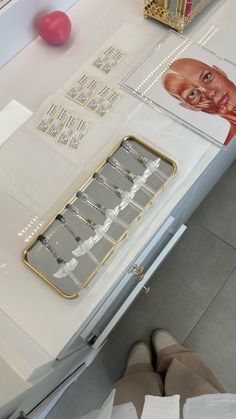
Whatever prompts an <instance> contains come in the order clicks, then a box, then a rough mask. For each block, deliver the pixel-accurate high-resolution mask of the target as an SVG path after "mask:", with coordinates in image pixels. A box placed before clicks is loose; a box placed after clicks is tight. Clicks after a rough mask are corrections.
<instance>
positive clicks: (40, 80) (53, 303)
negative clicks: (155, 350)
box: [0, 0, 236, 379]
mask: <svg viewBox="0 0 236 419" xmlns="http://www.w3.org/2000/svg"><path fill="white" fill-rule="evenodd" d="M234 1H235V0H227V1H221V0H216V2H215V4H214V5H211V6H210V7H209V9H207V10H206V11H205V12H204V14H203V16H202V19H201V18H200V19H197V21H196V22H194V23H193V24H192V26H190V27H189V29H188V30H187V32H186V35H189V36H190V35H191V37H193V38H194V39H195V40H196V41H199V40H202V42H203V43H204V45H205V46H207V47H208V48H210V49H212V50H213V51H214V52H216V53H217V54H219V55H221V56H223V57H225V58H227V59H230V60H231V61H234V62H236V50H235V37H236V32H235V30H234V22H235V17H236V16H235V15H236V12H234ZM142 9H143V1H142V0H112V1H111V2H107V0H80V1H79V2H78V3H77V4H76V5H75V6H74V7H73V8H72V9H71V10H70V11H69V15H70V17H71V20H72V24H73V36H72V38H71V40H70V42H69V43H68V44H66V45H64V46H63V47H60V48H53V47H50V46H48V45H46V44H44V43H43V42H42V41H41V40H40V39H39V38H36V39H35V40H34V41H33V42H32V43H31V44H30V45H28V46H27V47H26V48H25V49H24V50H23V51H22V52H21V53H20V54H18V55H17V56H16V57H15V58H14V59H12V61H11V62H9V63H8V65H6V66H5V67H4V68H3V69H2V70H1V71H0V109H1V108H3V107H4V106H6V104H7V103H8V102H9V101H10V100H12V99H16V100H17V101H19V102H20V103H22V104H23V105H24V106H26V107H28V108H29V109H30V110H31V111H33V112H35V111H36V110H37V109H38V108H39V106H40V105H41V104H42V102H43V101H44V100H45V99H46V98H47V97H48V96H49V95H50V94H52V93H54V92H55V91H56V90H58V89H59V88H60V87H61V86H62V85H63V84H64V83H65V82H66V80H67V79H69V78H70V77H71V76H72V75H73V73H75V72H76V71H78V70H79V68H80V67H81V66H82V65H83V64H84V63H85V62H86V61H87V60H88V59H89V57H90V56H91V55H94V54H95V53H96V51H98V50H99V49H101V47H102V45H103V44H104V43H105V42H107V39H108V38H110V37H111V36H112V35H113V34H114V33H115V32H116V31H117V30H118V29H119V28H120V27H121V26H122V25H124V24H125V30H126V31H127V30H128V31H130V33H133V41H132V42H135V39H136V42H137V44H138V45H137V48H136V52H135V57H134V56H133V57H132V53H131V55H130V63H129V65H130V66H132V61H133V60H132V58H133V59H134V58H136V59H137V58H141V56H142V54H145V52H146V50H145V48H148V47H150V48H151V47H152V46H153V45H155V44H156V43H157V42H158V41H159V40H160V39H161V38H162V37H163V35H164V34H165V33H166V32H167V30H168V29H167V28H166V27H165V26H164V25H161V24H159V23H157V22H154V21H152V20H144V19H143V17H142ZM127 25H132V26H127ZM123 30H124V27H123ZM136 31H138V33H139V34H140V35H139V36H140V38H139V36H137V35H136V33H137V32H136ZM120 33H121V32H118V35H117V34H116V35H115V36H117V42H118V40H119V39H120V38H119V37H120V36H121V35H120ZM142 34H144V35H143V37H142ZM228 34H230V37H231V39H229V37H228ZM226 40H227V48H225V47H224V45H225V42H226ZM117 42H116V43H117ZM129 65H128V64H127V66H125V65H124V66H123V67H121V68H120V70H119V71H118V72H117V73H116V74H114V79H113V80H112V82H113V84H114V81H116V82H117V83H118V81H119V80H120V79H121V78H122V77H121V76H122V75H124V74H125V71H127V70H128V67H129ZM131 111H132V112H131ZM124 114H125V115H128V117H127V118H125V120H124ZM131 133H133V134H137V135H139V136H140V137H143V138H145V139H146V140H148V141H149V142H150V144H154V145H155V146H156V147H157V148H159V149H161V150H163V151H164V152H165V153H166V154H168V155H169V156H170V157H172V158H173V159H174V160H175V161H176V163H177V166H178V171H177V175H176V177H175V180H174V181H173V182H172V183H171V185H170V187H169V188H168V189H167V190H166V191H164V192H163V194H162V195H161V199H159V200H158V201H156V203H155V205H154V206H153V207H152V208H151V209H149V210H148V211H147V213H146V214H145V215H144V217H143V218H142V220H143V221H142V223H138V224H137V225H136V226H135V228H134V229H133V231H132V232H131V234H130V236H129V239H128V240H127V241H126V242H124V244H123V245H122V246H121V248H120V249H119V250H118V251H117V252H116V255H115V257H113V263H112V265H111V264H110V263H108V265H107V268H106V272H105V273H104V274H103V275H101V274H98V275H97V277H96V279H95V278H94V281H92V283H91V285H90V286H89V292H88V293H85V294H84V295H83V296H82V297H81V298H79V299H77V300H70V301H68V300H65V299H63V298H62V297H60V296H59V295H57V294H56V293H55V292H54V291H53V290H51V289H50V288H49V287H48V286H47V285H46V284H44V282H43V281H41V280H40V279H38V278H37V277H36V276H35V275H34V274H33V273H32V272H31V271H30V270H29V269H28V268H27V267H26V266H25V265H24V264H23V263H22V261H21V258H20V254H21V251H22V249H23V248H24V247H25V245H26V243H25V242H24V237H23V238H22V237H19V236H17V234H18V232H19V231H21V230H22V228H24V226H27V224H28V223H29V221H30V220H32V219H34V218H35V217H36V218H35V221H34V227H35V225H38V223H39V220H43V221H47V219H48V217H49V216H50V215H51V214H53V213H54V214H55V208H60V204H61V203H62V202H64V201H65V197H68V196H70V194H72V192H73V191H74V189H75V186H74V185H75V184H77V185H78V182H79V184H81V183H82V182H83V180H85V179H86V178H87V176H88V174H89V173H90V172H91V170H93V168H95V167H96V165H97V163H98V162H99V161H101V159H102V157H103V156H105V155H106V154H107V152H108V151H109V150H110V149H111V148H113V147H114V144H116V143H117V142H119V141H120V139H121V137H122V136H124V135H127V134H131ZM26 147H27V148H26ZM26 150H27V151H26ZM35 150H36V151H37V152H35ZM193 150H194V153H193ZM218 152H219V148H217V147H216V146H215V145H213V144H211V143H209V142H207V141H206V140H205V139H203V138H201V137H200V136H199V135H197V134H195V133H193V132H191V131H190V130H188V129H187V128H184V127H183V126H181V125H179V124H177V123H176V122H173V121H172V120H171V119H169V118H167V117H165V116H163V115H162V114H161V113H159V112H156V111H154V110H153V109H151V108H150V107H148V106H147V105H144V104H142V105H141V104H139V102H138V101H137V100H136V99H135V98H133V97H129V96H127V97H125V99H124V102H123V104H122V106H121V105H120V107H119V108H118V110H117V112H114V113H112V115H111V116H108V117H107V120H106V119H105V120H104V121H103V122H102V123H100V124H97V125H96V126H95V127H94V128H93V130H91V132H90V133H89V134H88V135H87V137H85V139H84V141H83V143H82V145H81V147H80V148H79V150H78V153H77V154H76V156H75V155H73V156H72V155H66V154H65V153H61V152H58V151H57V150H55V147H53V146H51V145H48V144H47V141H46V140H45V141H42V143H40V144H36V142H35V140H34V139H32V138H31V136H30V135H29V132H28V131H27V130H26V128H25V127H23V128H22V129H20V131H17V132H16V133H15V134H14V135H13V136H12V137H11V138H10V140H9V141H8V142H6V143H5V144H4V145H3V146H2V148H0V163H1V164H0V167H1V168H0V200H1V229H2V239H1V242H0V249H1V256H0V281H1V294H0V312H2V314H3V317H4V316H6V318H7V319H10V320H11V321H13V323H14V327H15V328H17V330H18V332H22V343H21V347H20V345H19V343H17V339H15V337H16V332H15V331H14V327H13V328H12V331H9V332H7V333H6V329H5V331H4V328H3V329H2V330H3V333H2V336H1V332H0V341H1V339H2V341H5V344H6V346H5V349H2V347H0V356H2V357H3V358H4V359H5V360H6V362H8V363H10V364H11V365H12V368H14V369H15V370H16V371H17V372H18V373H19V374H20V375H21V377H23V378H25V379H27V377H28V376H29V375H30V372H29V369H27V368H23V367H22V363H21V362H20V361H19V357H17V356H15V354H14V353H13V352H12V353H11V352H10V351H8V350H6V347H8V348H9V347H11V346H14V345H15V352H17V351H18V346H19V348H20V349H19V350H20V351H21V356H22V358H23V357H25V359H26V362H27V359H28V358H27V357H28V351H29V347H30V348H31V349H32V351H33V353H35V358H34V356H33V355H32V356H31V359H30V365H31V368H32V370H33V369H34V367H35V368H36V367H38V366H40V363H41V364H42V365H43V364H45V363H46V362H47V361H50V359H53V358H55V357H56V355H57V354H58V353H59V352H60V351H61V349H62V348H63V346H65V344H66V343H67V342H68V340H69V339H70V338H71V337H72V336H73V334H74V333H75V332H76V331H77V330H78V328H79V327H80V326H81V325H82V324H83V322H84V321H85V320H86V318H87V317H88V315H89V314H90V313H91V312H92V310H93V309H94V308H95V307H96V305H97V304H98V303H99V301H100V300H101V298H102V297H103V296H104V295H105V293H106V292H107V291H108V290H109V288H110V287H111V286H112V285H113V284H114V282H115V281H116V279H117V278H118V277H119V275H120V274H121V273H122V271H123V269H124V268H123V267H124V266H126V265H128V264H129V263H130V262H131V260H132V259H133V258H134V257H135V255H136V254H137V253H138V252H139V251H140V250H141V249H142V247H143V246H144V245H145V243H147V242H148V240H149V239H150V238H151V237H152V235H153V232H154V231H155V230H156V229H157V228H158V226H160V225H161V224H162V223H163V222H164V220H165V219H166V217H167V216H168V214H169V213H170V212H171V210H172V209H173V208H174V207H175V206H176V204H177V203H178V202H179V200H180V199H181V197H183V196H184V194H185V193H186V192H187V191H188V190H189V188H190V187H191V185H192V184H193V183H194V182H195V180H197V178H198V177H199V176H200V175H201V173H202V172H203V171H204V170H205V169H206V167H207V166H208V165H209V164H210V162H211V161H212V160H213V159H214V157H215V156H216V155H217V153H218ZM190 157H191V158H190ZM10 158H11V160H12V161H13V163H12V162H11V165H10V166H9V164H8V162H9V159H10ZM27 159H28V160H30V161H31V163H32V164H31V165H27V169H25V167H26V166H24V164H25V163H27V161H28V160H27ZM52 159H53V160H52ZM40 161H43V165H44V168H45V171H44V176H43V178H44V183H42V184H41V185H40V182H41V181H40V177H39V175H38V172H37V169H38V166H39V162H40ZM52 161H53V162H54V164H53V168H51V169H50V167H51V166H52V165H51V163H52ZM21 162H22V165H21ZM186 162H187V163H186ZM20 166H22V168H21V169H20V170H19V167H20ZM62 168H63V170H62ZM18 173H19V176H18V175H17V174H18ZM31 175H32V182H29V181H28V180H27V179H29V176H31ZM50 179H52V183H51V184H50V182H49V180H50ZM34 182H35V183H34ZM35 185H38V190H37V191H35ZM48 196H51V197H52V202H51V203H48V199H47V197H48ZM2 203H4V204H3V205H2ZM6 217H7V219H8V220H10V222H9V223H8V224H6V223H5V219H6ZM37 217H38V218H37ZM5 224H6V225H5ZM4 230H5V232H4ZM121 260H122V264H120V261H121ZM2 266H3V267H2ZM3 348H4V347H3ZM33 358H34V359H33Z"/></svg>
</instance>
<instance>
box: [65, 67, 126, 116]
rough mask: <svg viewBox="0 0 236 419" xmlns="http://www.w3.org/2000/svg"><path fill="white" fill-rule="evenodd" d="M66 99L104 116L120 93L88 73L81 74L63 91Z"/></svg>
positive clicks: (117, 99)
mask: <svg viewBox="0 0 236 419" xmlns="http://www.w3.org/2000/svg"><path fill="white" fill-rule="evenodd" d="M65 96H66V97H67V98H68V99H71V100H73V101H74V102H76V103H77V104H79V105H81V106H84V107H86V108H87V109H89V110H90V111H93V112H94V113H95V114H96V115H98V116H101V117H104V116H105V115H106V114H107V113H108V112H110V111H111V110H112V108H113V106H115V104H116V103H117V102H118V101H119V100H120V99H121V97H122V95H121V93H120V92H119V91H118V90H117V89H115V88H113V87H112V86H110V85H108V84H107V83H106V82H104V81H102V80H99V79H97V78H96V77H93V76H91V75H89V74H83V75H82V76H81V77H80V78H79V80H78V81H76V82H75V83H74V84H73V86H71V87H70V88H69V90H68V91H67V92H66V93H65Z"/></svg>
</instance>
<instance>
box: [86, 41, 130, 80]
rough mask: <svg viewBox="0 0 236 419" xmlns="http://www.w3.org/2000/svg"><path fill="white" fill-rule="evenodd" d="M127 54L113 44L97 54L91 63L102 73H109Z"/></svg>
mask: <svg viewBox="0 0 236 419" xmlns="http://www.w3.org/2000/svg"><path fill="white" fill-rule="evenodd" d="M126 55H127V54H126V53H125V52H124V51H122V50H121V49H120V48H117V47H115V46H113V45H111V46H110V47H108V48H106V49H105V50H103V51H102V52H101V54H99V55H98V56H97V58H96V59H95V61H93V63H92V65H93V66H94V67H96V68H98V69H99V70H101V71H102V72H103V73H106V74H108V73H110V72H111V71H112V70H113V69H114V68H115V67H116V66H117V65H118V64H119V63H120V62H121V61H122V60H123V58H124V57H125V56H126Z"/></svg>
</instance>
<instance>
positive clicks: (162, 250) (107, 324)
mask: <svg viewBox="0 0 236 419" xmlns="http://www.w3.org/2000/svg"><path fill="white" fill-rule="evenodd" d="M185 230H186V226H185V225H181V226H180V227H179V228H178V230H177V231H176V233H175V234H174V235H173V236H171V238H170V239H169V240H168V242H167V243H166V244H165V245H164V244H163V243H162V245H161V246H158V249H156V243H155V237H154V238H153V240H152V241H151V242H150V243H149V247H150V248H149V255H150V256H151V257H150V258H148V262H149V263H147V264H145V265H144V266H140V265H138V264H135V265H134V266H133V269H131V270H130V276H129V277H128V278H127V277H126V276H125V279H126V280H128V284H130V283H131V284H132V290H131V292H129V293H128V295H127V293H124V292H123V293H122V294H120V296H119V298H118V299H117V300H116V301H115V302H114V303H113V304H112V307H110V309H109V310H108V312H107V313H106V315H105V316H104V317H103V318H101V319H100V321H99V322H98V323H97V324H96V326H95V327H94V329H93V331H92V333H91V338H90V343H91V345H92V346H93V348H95V349H98V348H99V347H100V346H101V345H102V344H103V343H104V340H105V339H106V338H107V336H108V335H109V334H110V332H111V331H112V329H113V328H114V327H115V325H116V324H117V323H118V321H119V320H120V319H121V317H122V316H123V315H124V313H125V312H126V310H127V309H128V307H129V306H130V304H132V302H133V301H134V300H135V298H136V297H137V296H138V294H139V293H140V292H141V291H142V290H143V289H144V291H146V292H148V291H149V288H148V287H147V283H148V281H149V280H150V278H151V277H152V275H153V274H154V272H155V271H156V270H157V269H158V268H159V266H160V265H161V263H162V262H163V260H164V259H165V258H166V257H167V256H168V254H169V253H170V251H171V250H172V249H173V248H174V246H175V245H176V243H177V242H178V241H179V239H180V238H181V237H182V235H183V233H184V231H185ZM153 249H156V252H155V257H153V255H152V253H153V252H152V251H153ZM147 251H148V249H147V248H146V249H145V250H144V252H147ZM140 256H141V255H140ZM146 256H147V255H146ZM138 260H139V259H137V262H138ZM126 291H127V290H126Z"/></svg>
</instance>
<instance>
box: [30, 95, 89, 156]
mask: <svg viewBox="0 0 236 419" xmlns="http://www.w3.org/2000/svg"><path fill="white" fill-rule="evenodd" d="M89 125H90V121H88V120H85V119H83V118H81V116H80V115H79V114H77V113H76V112H73V111H71V110H69V109H67V108H66V107H65V106H63V105H60V104H56V103H52V105H51V106H50V107H49V109H48V110H47V112H45V114H44V116H43V117H42V119H41V121H40V122H39V124H38V126H37V129H38V130H40V131H41V132H43V133H45V134H47V135H48V136H50V137H52V138H54V139H55V141H56V142H57V143H58V144H61V145H64V146H66V147H69V148H72V149H77V148H78V147H79V144H80V142H81V140H82V138H83V137H84V136H85V134H86V133H87V131H88V129H89Z"/></svg>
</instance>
